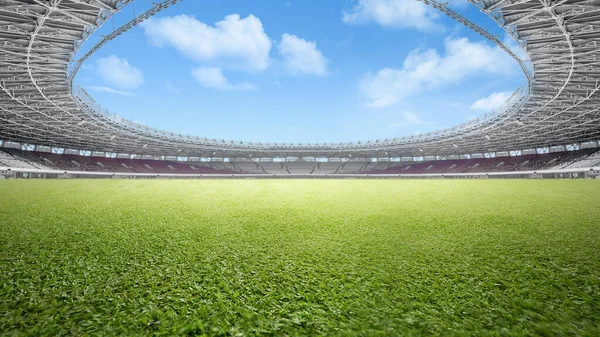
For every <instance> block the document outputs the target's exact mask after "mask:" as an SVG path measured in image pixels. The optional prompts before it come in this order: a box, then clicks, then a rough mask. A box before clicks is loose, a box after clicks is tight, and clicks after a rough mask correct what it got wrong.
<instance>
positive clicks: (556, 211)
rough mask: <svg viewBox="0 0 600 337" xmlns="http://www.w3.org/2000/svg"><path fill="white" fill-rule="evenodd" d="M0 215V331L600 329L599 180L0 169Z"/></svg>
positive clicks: (466, 332)
mask: <svg viewBox="0 0 600 337" xmlns="http://www.w3.org/2000/svg"><path fill="white" fill-rule="evenodd" d="M0 229H1V231H0V287H1V288H0V289H1V290H0V335H7V336H12V335H31V336H42V335H46V336H58V335H75V336H84V335H99V336H109V335H126V336H133V335H143V336H147V335H180V334H181V335H186V334H187V335H232V336H235V335H288V336H304V335H330V336H331V335H333V336H335V335H337V336H351V335H360V336H390V335H406V336H435V335H445V336H447V335H451V336H454V335H456V336H520V335H540V336H575V335H579V336H599V335H600V327H599V325H600V181H547V180H544V181H541V180H535V181H534V180H525V181H512V180H489V181H467V180H422V181H409V180H336V181H333V180H254V181H250V180H206V181H186V180H177V181H131V180H72V181H0Z"/></svg>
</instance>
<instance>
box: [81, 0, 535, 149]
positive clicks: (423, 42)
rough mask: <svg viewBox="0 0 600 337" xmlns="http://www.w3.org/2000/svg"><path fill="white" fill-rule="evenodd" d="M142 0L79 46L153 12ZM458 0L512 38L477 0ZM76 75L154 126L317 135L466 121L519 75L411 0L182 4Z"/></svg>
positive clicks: (336, 136) (371, 134) (361, 134)
mask: <svg viewBox="0 0 600 337" xmlns="http://www.w3.org/2000/svg"><path fill="white" fill-rule="evenodd" d="M134 3H135V6H134V7H130V8H125V9H124V10H123V11H122V12H121V13H119V14H118V15H117V16H116V17H115V19H114V23H113V20H110V21H108V22H107V23H106V24H105V25H104V26H103V27H101V28H100V29H99V30H98V31H97V33H96V34H95V35H94V36H93V37H92V38H90V40H89V42H88V43H86V45H85V46H84V47H83V48H82V52H84V51H85V50H86V48H89V47H90V46H91V45H93V44H94V43H95V42H97V41H98V40H99V39H100V36H101V35H102V34H107V33H108V32H110V31H111V30H112V29H113V28H112V27H113V25H114V26H115V27H118V26H119V25H121V24H123V23H125V22H126V21H128V20H130V19H131V18H132V17H133V15H134V13H137V14H139V13H140V12H141V11H143V10H144V9H147V8H149V5H148V3H149V2H147V3H145V2H141V1H136V2H134ZM450 5H451V6H452V8H454V9H455V10H457V11H458V12H460V13H462V14H463V15H465V16H467V17H468V18H469V19H471V20H472V21H474V22H476V23H478V24H479V25H481V26H483V27H484V28H488V29H490V31H491V32H493V33H494V34H497V35H498V36H500V37H501V38H502V39H506V37H505V34H504V32H503V31H502V30H501V29H500V28H499V27H497V26H496V25H495V24H494V23H493V22H492V21H491V20H489V19H488V18H487V17H485V16H484V15H482V14H481V13H479V12H478V10H477V9H476V8H475V7H474V6H472V5H468V4H467V3H466V2H463V1H462V0H461V1H460V2H456V1H455V2H451V3H450ZM507 41H508V40H507ZM76 81H77V83H78V84H80V85H81V86H82V87H84V88H85V89H86V90H87V91H88V92H89V93H90V95H91V96H92V97H94V98H95V99H96V101H98V102H99V103H100V104H102V106H103V107H105V108H108V109H109V110H110V111H111V112H113V113H116V114H117V115H120V116H123V117H126V118H129V119H132V120H135V121H138V122H141V123H143V124H146V125H149V126H152V127H157V128H160V129H164V130H168V131H175V132H178V133H183V134H191V135H195V136H206V137H210V138H218V139H220V138H225V139H233V140H244V141H257V142H258V141H261V142H265V141H271V142H292V143H299V142H302V143H306V142H310V143H314V142H336V141H356V140H366V139H383V138H389V137H394V136H403V135H410V134H414V133H419V132H427V131H431V130H435V129H438V128H443V127H449V126H452V125H456V124H460V123H463V122H465V121H467V120H468V119H470V118H473V117H475V116H479V115H482V114H483V113H485V112H488V111H490V110H492V109H494V108H495V107H497V106H498V105H499V104H500V103H501V102H503V101H504V100H505V99H506V98H507V96H508V95H510V93H512V92H513V91H514V90H515V89H517V87H519V86H520V85H523V84H524V82H525V78H524V76H523V74H522V73H520V71H519V68H518V66H517V63H516V62H515V61H514V60H512V59H511V58H510V57H509V56H508V55H506V54H505V53H504V52H502V51H501V50H500V49H498V48H497V47H495V46H493V45H492V44H491V43H490V42H487V41H486V40H485V39H484V38H482V37H480V36H479V35H477V34H476V33H474V32H472V31H470V30H468V29H467V28H465V27H463V26H462V25H460V24H458V23H456V22H454V21H453V20H451V19H450V18H448V17H446V16H444V15H443V14H442V13H439V12H437V11H435V10H433V9H431V8H429V7H427V6H426V5H424V4H422V3H420V2H418V1H416V0H327V1H324V0H320V1H317V0H302V1H293V0H292V1H286V0H281V1H279V0H269V1H266V0H205V1H193V0H186V1H183V2H181V3H179V4H177V5H175V6H172V7H170V8H169V9H167V10H165V11H163V12H161V13H159V14H158V15H156V16H155V17H153V18H152V19H150V20H148V21H146V22H145V23H144V24H142V25H140V26H138V27H135V28H134V29H132V30H130V31H129V32H127V33H126V34H123V35H121V36H120V37H118V38H117V39H115V40H113V41H111V42H109V43H108V44H107V45H105V46H104V47H103V48H102V49H100V50H99V51H98V52H97V53H96V54H95V55H94V56H93V57H92V58H90V59H89V60H88V61H86V63H85V64H84V66H83V67H82V69H81V71H80V73H79V75H78V77H77V79H76Z"/></svg>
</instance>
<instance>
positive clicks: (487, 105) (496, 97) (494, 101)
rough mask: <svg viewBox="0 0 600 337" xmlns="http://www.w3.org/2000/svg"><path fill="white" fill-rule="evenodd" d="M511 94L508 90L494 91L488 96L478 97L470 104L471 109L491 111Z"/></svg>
mask: <svg viewBox="0 0 600 337" xmlns="http://www.w3.org/2000/svg"><path fill="white" fill-rule="evenodd" d="M510 95H512V92H510V91H503V92H494V93H492V94H491V95H489V96H488V97H484V98H481V99H478V100H477V101H476V102H475V103H473V104H472V105H471V110H483V111H492V110H495V109H497V108H499V107H500V106H501V105H502V104H503V103H504V102H506V100H507V99H508V98H509V97H510Z"/></svg>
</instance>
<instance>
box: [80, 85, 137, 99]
mask: <svg viewBox="0 0 600 337" xmlns="http://www.w3.org/2000/svg"><path fill="white" fill-rule="evenodd" d="M90 89H92V90H94V91H99V92H107V93H109V94H116V95H121V96H128V97H137V95H136V94H134V93H132V92H129V91H124V90H116V89H113V88H109V87H102V86H92V87H90Z"/></svg>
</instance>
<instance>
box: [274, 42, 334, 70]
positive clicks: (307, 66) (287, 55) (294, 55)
mask: <svg viewBox="0 0 600 337" xmlns="http://www.w3.org/2000/svg"><path fill="white" fill-rule="evenodd" d="M279 53H280V54H281V56H282V58H283V62H284V64H285V67H286V68H287V70H288V71H289V72H290V73H292V74H309V75H317V76H324V75H326V74H327V59H326V58H325V56H323V53H321V51H320V50H319V49H317V44H316V42H314V41H306V40H304V39H301V38H299V37H297V36H296V35H292V34H287V33H286V34H283V35H282V36H281V43H280V44H279Z"/></svg>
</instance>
